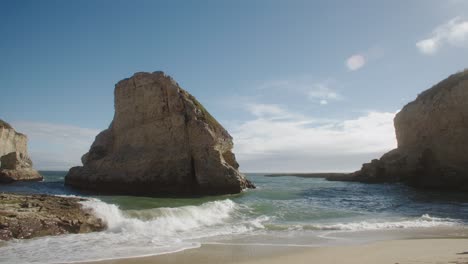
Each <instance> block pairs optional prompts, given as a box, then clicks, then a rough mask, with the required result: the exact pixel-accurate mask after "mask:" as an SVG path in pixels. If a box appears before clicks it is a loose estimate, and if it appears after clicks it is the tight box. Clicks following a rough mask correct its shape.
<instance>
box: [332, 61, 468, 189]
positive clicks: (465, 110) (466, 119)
mask: <svg viewBox="0 0 468 264" xmlns="http://www.w3.org/2000/svg"><path fill="white" fill-rule="evenodd" d="M394 124H395V131H396V136H397V141H398V148H397V149H395V150H392V151H390V152H388V153H386V154H385V155H383V156H382V157H381V158H380V159H379V160H373V161H372V162H371V163H367V164H364V165H363V167H362V169H361V170H360V171H357V172H355V173H353V174H352V175H351V178H350V180H355V181H363V182H405V183H407V184H409V185H412V186H415V187H421V188H437V189H452V190H457V189H458V190H468V152H467V151H468V70H465V71H463V72H460V73H457V74H454V75H452V76H450V77H449V78H447V79H445V80H443V81H442V82H440V83H439V84H437V85H435V86H434V87H432V88H431V89H429V90H426V91H425V92H423V93H421V94H420V95H419V96H418V97H417V99H416V100H415V101H413V102H411V103H409V104H407V105H406V106H405V107H404V108H403V109H402V110H401V111H400V112H399V113H398V114H397V115H396V117H395V119H394ZM341 179H343V177H341Z"/></svg>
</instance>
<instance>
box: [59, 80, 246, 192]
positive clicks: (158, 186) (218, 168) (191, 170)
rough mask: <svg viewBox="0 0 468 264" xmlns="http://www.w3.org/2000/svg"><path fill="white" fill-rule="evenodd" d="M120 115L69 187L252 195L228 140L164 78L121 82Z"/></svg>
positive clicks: (118, 92)
mask: <svg viewBox="0 0 468 264" xmlns="http://www.w3.org/2000/svg"><path fill="white" fill-rule="evenodd" d="M114 97H115V115H114V119H113V121H112V123H111V124H110V126H109V128H108V129H106V130H104V131H102V132H101V133H100V134H99V135H97V136H96V139H95V141H94V143H93V144H92V145H91V148H90V150H89V152H88V153H86V154H85V155H84V156H83V157H82V163H83V166H81V167H74V168H72V169H70V171H69V172H68V174H67V176H66V177H65V183H66V184H67V185H69V186H73V187H76V188H80V189H85V190H89V191H94V192H102V193H114V194H118V193H120V194H131V195H147V196H160V195H204V194H231V193H239V192H240V191H242V190H243V189H245V188H252V187H254V186H253V184H252V183H250V182H249V181H248V180H247V179H246V178H245V177H244V176H243V175H242V174H241V173H240V172H239V171H238V167H239V164H238V163H237V162H236V159H235V156H234V153H233V152H232V148H233V141H232V137H231V136H230V135H229V133H228V132H227V131H226V130H225V129H224V128H223V127H222V126H221V125H220V124H219V123H218V122H217V121H216V119H214V118H213V116H211V115H210V113H208V111H207V110H206V109H205V108H204V107H203V106H202V105H201V104H200V102H198V101H197V99H195V97H193V96H192V95H191V94H189V93H188V92H187V91H185V90H184V89H182V88H181V87H180V86H179V85H178V84H177V83H176V82H175V81H174V80H173V79H172V78H171V77H169V76H167V75H165V74H164V73H163V72H153V73H147V72H141V73H136V74H134V75H133V76H132V77H131V78H128V79H124V80H122V81H120V82H118V83H117V84H116V86H115V91H114Z"/></svg>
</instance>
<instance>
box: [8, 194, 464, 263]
mask: <svg viewBox="0 0 468 264" xmlns="http://www.w3.org/2000/svg"><path fill="white" fill-rule="evenodd" d="M81 203H82V204H83V206H84V207H85V208H88V209H90V210H92V211H93V212H94V213H95V214H96V215H97V216H98V217H100V218H102V219H103V220H104V221H105V222H106V223H107V225H108V229H107V230H106V231H104V232H97V233H89V234H78V235H63V236H57V237H43V238H37V239H31V240H14V241H10V242H8V243H6V245H2V246H0V263H72V262H86V261H98V260H106V259H117V258H129V257H141V256H150V255H159V254H167V253H172V252H177V251H181V250H185V249H190V248H196V247H199V246H200V244H201V243H202V242H211V243H213V241H215V242H214V243H217V242H220V240H219V239H218V238H219V236H224V235H237V234H246V233H248V234H252V232H254V234H256V233H255V232H256V231H259V234H264V233H263V232H262V231H265V232H269V231H273V233H275V231H279V232H281V231H286V233H283V234H289V233H287V232H288V231H300V232H303V231H318V232H319V233H320V231H332V232H333V231H337V232H339V231H364V230H380V229H399V228H419V227H438V226H455V225H459V224H461V223H459V222H458V221H456V220H453V219H449V218H437V217H432V216H429V215H427V214H426V215H422V216H421V217H417V218H407V219H394V218H393V220H392V219H389V218H387V219H380V220H373V221H371V220H367V221H361V222H349V223H336V224H307V223H306V224H297V225H296V224H278V223H277V221H276V220H275V219H274V218H273V219H271V218H270V217H268V216H265V215H258V214H256V213H255V210H253V209H252V208H250V207H248V206H246V205H242V204H238V203H235V202H234V201H232V200H230V199H225V200H220V201H212V202H207V203H204V204H201V205H198V206H193V205H191V206H182V207H175V208H168V207H167V208H153V209H145V210H121V209H120V208H119V207H118V206H116V205H114V204H108V203H105V202H103V201H101V200H99V199H94V198H91V199H89V200H86V201H83V202H81ZM271 217H274V216H271ZM319 233H318V234H319ZM318 234H317V235H318ZM213 237H216V239H212V238H213Z"/></svg>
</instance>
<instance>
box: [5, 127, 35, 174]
mask: <svg viewBox="0 0 468 264" xmlns="http://www.w3.org/2000/svg"><path fill="white" fill-rule="evenodd" d="M27 144H28V138H27V137H26V135H23V134H21V133H18V132H16V131H15V130H14V129H13V127H11V126H10V125H9V124H8V123H6V122H5V121H3V120H0V183H10V182H14V181H39V180H42V176H41V175H40V174H39V173H38V172H37V171H36V170H34V169H33V168H32V161H31V159H30V158H29V155H28V145H27Z"/></svg>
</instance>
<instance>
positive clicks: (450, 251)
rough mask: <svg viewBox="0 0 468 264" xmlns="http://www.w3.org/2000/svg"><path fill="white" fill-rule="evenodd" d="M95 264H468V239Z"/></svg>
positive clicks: (204, 249) (209, 252) (259, 249)
mask: <svg viewBox="0 0 468 264" xmlns="http://www.w3.org/2000/svg"><path fill="white" fill-rule="evenodd" d="M92 263H94V264H133V263H135V264H151V263H158V264H169V263H170V264H175V263H178V264H189V263H190V264H202V263H203V264H215V263H240V264H267V263H269V264H285V263H286V264H293V263H320V264H338V263H340V264H341V263H348V264H376V263H379V264H386V263H388V264H396V263H398V264H413V263H414V264H416V263H418V264H421V263H434V264H439V263H456V264H462V263H468V239H466V238H450V239H447V238H437V239H404V240H389V241H380V242H372V243H368V244H363V245H352V246H332V247H307V246H294V247H292V246H282V245H278V246H272V245H265V246H262V245H227V244H204V245H202V246H201V247H200V248H196V249H190V250H185V251H181V252H178V253H172V254H165V255H159V256H151V257H141V258H130V259H119V260H106V261H98V262H92Z"/></svg>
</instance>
